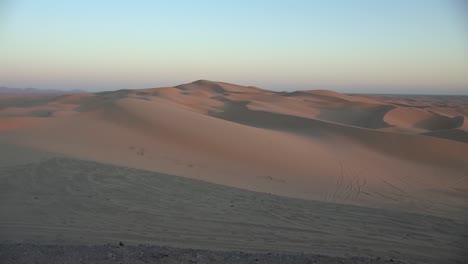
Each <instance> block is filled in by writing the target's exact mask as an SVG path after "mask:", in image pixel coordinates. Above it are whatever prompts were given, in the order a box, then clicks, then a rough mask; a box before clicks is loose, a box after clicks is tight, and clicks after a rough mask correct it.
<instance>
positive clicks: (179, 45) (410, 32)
mask: <svg viewBox="0 0 468 264" xmlns="http://www.w3.org/2000/svg"><path fill="white" fill-rule="evenodd" d="M466 8H467V6H465V9H463V6H462V4H461V1H456V0H453V1H452V0H411V1H408V0H394V1H377V0H356V1H346V0H341V1H339V0H328V1H313V0H304V1H299V0H290V1H286V0H284V1H272V0H270V1H266V0H250V1H248V0H245V1H242V0H237V1H234V0H232V1H214V0H213V1H208V0H205V1H188V0H187V1H182V0H172V1H169V0H168V1H157V0H155V1H142V0H140V1H138V0H137V1H130V0H128V1H116V0H114V1H102V0H101V1H91V0H88V1H84V0H82V1H63V0H62V1H60V0H41V1H38V0H11V1H8V0H0V86H10V87H36V88H54V89H85V90H89V91H96V90H114V89H121V88H146V87H158V86H164V85H176V84H180V83H186V82H191V81H194V80H197V79H209V80H219V81H226V82H233V83H239V84H245V85H256V86H260V87H264V88H268V89H274V90H295V89H319V88H328V89H334V90H337V91H342V92H371V93H402V92H404V93H441V94H468V77H467V76H468V13H466V11H467V10H468V9H466Z"/></svg>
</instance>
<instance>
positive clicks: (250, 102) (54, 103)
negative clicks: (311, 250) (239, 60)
mask: <svg viewBox="0 0 468 264" xmlns="http://www.w3.org/2000/svg"><path fill="white" fill-rule="evenodd" d="M2 100H3V101H0V102H8V103H5V104H3V105H2V106H1V107H0V143H8V144H9V146H11V147H9V148H6V147H5V148H1V151H0V152H1V153H2V155H3V156H4V157H5V156H8V157H9V156H11V155H13V154H14V153H16V152H17V151H15V149H16V148H19V149H25V150H26V151H23V152H21V151H20V152H21V153H23V154H20V155H17V157H16V158H11V157H9V158H7V159H4V160H3V161H2V163H1V164H2V166H7V167H8V166H10V165H15V164H16V165H17V164H18V163H21V160H24V162H26V161H31V160H34V159H35V158H34V157H36V156H37V158H39V157H44V155H42V154H41V155H39V154H37V155H36V153H43V152H48V153H52V154H50V155H52V156H54V155H66V156H68V157H74V158H79V159H82V160H89V161H97V162H101V163H108V164H114V165H119V166H127V167H132V168H138V169H144V170H147V171H153V172H157V173H166V174H170V175H175V176H183V177H187V178H193V179H200V180H203V181H206V182H211V183H216V184H221V185H225V186H231V187H237V188H240V189H244V190H250V191H258V192H263V193H272V194H277V195H282V196H287V197H292V198H302V199H306V200H308V201H316V202H322V203H324V204H329V205H333V206H336V205H348V206H349V205H358V206H363V208H368V210H371V209H370V208H374V209H375V208H379V209H385V210H393V211H394V212H400V213H403V212H407V213H408V212H410V213H416V214H418V215H426V216H428V217H429V216H431V217H442V218H443V219H452V220H453V221H455V222H456V223H465V222H466V220H467V215H466V210H467V206H468V197H467V193H468V144H466V143H464V142H467V141H468V132H467V131H466V122H465V120H466V119H467V115H466V113H467V112H466V107H467V104H466V102H465V101H464V100H463V99H460V98H455V99H454V98H446V97H443V98H442V99H438V98H432V97H421V98H419V97H416V98H415V97H410V98H406V97H401V98H396V97H375V96H374V97H372V96H363V95H344V94H339V93H336V92H332V91H322V90H320V91H301V92H293V93H285V92H271V91H266V90H262V89H259V88H256V87H245V86H239V85H233V84H227V83H221V82H210V81H203V80H200V81H196V82H193V83H189V84H184V85H179V86H175V87H165V88H155V89H143V90H119V91H113V92H102V93H97V94H86V95H63V96H58V97H53V98H50V97H48V98H39V97H37V98H36V97H34V96H32V97H31V98H27V100H22V99H21V98H17V97H15V98H14V100H13V99H12V100H13V101H8V100H9V99H8V98H6V97H4V98H3V99H2ZM32 149H35V150H34V151H32ZM20 152H18V153H20ZM24 153H27V154H24ZM0 157H1V155H0ZM23 157H24V158H23ZM26 157H27V158H26ZM45 170H48V169H47V168H45ZM44 175H45V174H44ZM3 176H4V175H3ZM41 177H43V176H41ZM64 177H65V176H64ZM128 177H131V176H128ZM126 184H127V183H125V182H123V183H122V186H124V185H126ZM89 186H90V187H91V186H92V184H91V183H90V185H89ZM185 191H186V192H190V190H185ZM26 192H27V191H26ZM132 192H133V190H132ZM25 195H26V193H25ZM221 196H222V195H221ZM221 196H220V197H217V198H214V199H224V198H221ZM166 198H167V197H166ZM129 199H130V198H129ZM25 206H26V207H28V206H31V204H29V205H25ZM77 206H81V205H77ZM90 206H92V204H91V205H90ZM291 206H292V205H291ZM72 207H73V206H72ZM349 208H352V207H349ZM179 209H180V208H179ZM179 209H177V210H179ZM283 209H284V208H283ZM283 209H282V210H283ZM374 209H372V210H374ZM171 210H172V209H171ZM174 210H175V209H174ZM177 210H175V211H174V212H176V211H177ZM366 210H367V209H366ZM143 211H144V210H143ZM372 212H374V211H372ZM38 213H39V211H38ZM328 213H329V212H328V211H324V212H321V214H323V215H327V214H328ZM307 214H308V213H306V212H305V211H301V212H296V211H291V212H287V213H286V216H278V217H280V219H282V221H285V222H290V221H293V220H292V219H289V218H288V217H292V215H295V216H294V217H292V218H300V219H303V218H307V219H308V218H309V217H310V215H309V216H307ZM371 214H372V213H371V212H369V213H368V214H366V216H365V217H370V216H369V215H371ZM340 217H345V215H341V216H339V217H338V218H340ZM356 217H357V216H356ZM345 218H346V217H345ZM452 220H451V221H452ZM12 221H13V220H12ZM252 221H254V220H252ZM340 221H341V220H340ZM376 221H377V220H376ZM382 221H384V222H385V221H386V220H382ZM377 222H378V221H377ZM384 222H381V223H380V224H381V225H382V226H381V227H376V229H378V228H387V227H388V225H387V224H386V223H384ZM126 224H128V223H126ZM126 224H125V225H126ZM303 224H304V223H302V224H301V225H303ZM309 224H310V223H309ZM44 225H45V226H47V225H46V224H44ZM340 225H341V224H340ZM376 225H377V223H376ZM389 225H390V226H393V225H394V223H389ZM417 225H418V223H416V222H414V221H413V222H411V223H409V224H408V226H409V227H410V228H415V227H416V226H417ZM343 226H345V227H343V228H350V229H353V228H355V227H356V226H355V224H349V225H347V224H343ZM36 228H39V227H33V229H34V230H36V231H37V232H38V234H41V232H42V231H40V228H39V229H36ZM78 230H80V228H78ZM168 230H169V229H168ZM379 230H380V229H379ZM36 231H34V232H36ZM166 231H167V230H166ZM67 232H68V231H67ZM109 232H110V231H109ZM379 232H383V231H382V230H380V231H379ZM377 233H378V232H377ZM384 233H385V232H384ZM384 233H381V234H380V235H379V234H377V235H379V236H386V233H385V234H384ZM54 234H55V233H54ZM158 234H166V233H164V232H162V231H161V232H160V233H158ZM166 235H168V236H169V235H170V234H169V233H167V234H166ZM25 237H27V235H25ZM184 239H188V238H184ZM270 239H273V238H270ZM366 239H367V238H366ZM433 239H434V240H431V241H428V242H427V243H429V245H431V246H434V245H436V244H437V242H435V241H437V239H436V238H433ZM443 239H444V238H443ZM202 240H203V239H202ZM204 241H206V240H204ZM444 241H445V240H444ZM226 243H227V244H229V243H238V242H235V241H231V242H226ZM359 243H363V244H360V245H361V246H363V247H364V244H366V242H364V241H361V242H359ZM210 245H211V244H210ZM405 245H406V246H407V244H405ZM282 246H285V245H278V247H277V248H278V249H280V248H281V247H282ZM308 246H310V245H308ZM312 246H313V245H312ZM386 246H388V247H390V246H389V245H386ZM337 247H338V248H339V249H338V250H337V252H338V251H340V250H344V249H343V247H346V246H345V245H341V244H340V246H337ZM382 248H383V247H382ZM411 250H414V248H413V249H411ZM332 253H333V252H332Z"/></svg>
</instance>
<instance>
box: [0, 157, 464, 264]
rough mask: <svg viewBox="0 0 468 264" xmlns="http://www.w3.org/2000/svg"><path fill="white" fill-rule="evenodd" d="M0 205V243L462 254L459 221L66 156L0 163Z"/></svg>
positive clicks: (452, 257) (420, 256) (439, 258)
mask: <svg viewBox="0 0 468 264" xmlns="http://www.w3.org/2000/svg"><path fill="white" fill-rule="evenodd" d="M24 151H26V150H25V149H23V150H20V151H18V152H17V153H18V154H20V152H24ZM0 210H1V211H2V212H5V211H7V212H8V214H2V215H1V216H0V237H1V239H0V242H4V241H5V240H11V241H16V242H23V243H24V242H29V243H39V244H44V243H45V244H50V243H57V244H61V245H63V244H96V243H97V244H106V243H111V244H113V245H116V244H118V242H119V241H123V242H124V244H125V245H135V244H138V243H150V244H157V245H168V246H174V247H189V248H197V249H211V250H242V251H248V252H263V253H267V252H290V253H296V254H298V253H302V252H304V253H307V254H326V255H332V256H347V257H349V256H361V257H373V258H376V257H379V258H381V259H383V260H389V259H395V260H403V261H405V262H407V263H457V261H461V262H463V261H465V260H467V258H468V255H466V252H463V247H464V245H465V244H464V243H463V241H464V239H466V237H465V235H466V234H467V232H468V229H467V228H468V225H466V222H458V221H453V220H451V219H448V218H441V217H435V216H429V215H421V214H417V213H403V212H399V211H392V210H383V209H372V208H366V207H355V206H349V205H339V204H333V203H327V202H317V201H307V200H297V199H288V198H284V197H279V196H275V195H270V194H265V193H255V192H249V191H245V190H241V189H236V188H230V187H225V186H222V185H214V184H210V183H206V182H202V181H197V180H192V179H184V178H181V177H175V176H171V175H166V174H161V173H152V172H148V171H141V170H136V169H129V168H124V167H116V166H111V165H104V164H100V163H96V162H85V161H80V160H75V159H69V158H53V159H49V160H46V161H42V162H35V163H29V164H24V165H15V166H7V167H0ZM0 248H1V247H0ZM68 249H69V248H65V250H68ZM70 251H71V252H73V250H70ZM0 252H1V250H0ZM19 252H23V251H21V250H19ZM20 256H23V254H21V255H20ZM53 257H54V255H52V256H49V258H51V259H53ZM81 257H82V258H83V257H85V255H82V256H81ZM18 258H19V257H18V256H17V257H16V259H18ZM0 259H2V254H0ZM298 260H301V258H298ZM361 261H362V262H361ZM91 262H93V263H94V261H91ZM200 262H201V263H205V262H203V261H200ZM125 263H127V261H125ZM138 263H139V262H138ZM184 263H185V262H184ZM237 263H239V262H237ZM262 263H268V262H263V261H262ZM280 263H298V262H296V261H293V262H286V261H285V262H280ZM299 263H302V262H299ZM304 263H308V262H304ZM319 263H322V262H319ZM323 263H327V262H325V261H324V262H323ZM330 263H365V260H360V261H359V260H354V261H349V262H346V261H344V260H343V261H338V260H335V262H330Z"/></svg>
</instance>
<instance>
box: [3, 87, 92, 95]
mask: <svg viewBox="0 0 468 264" xmlns="http://www.w3.org/2000/svg"><path fill="white" fill-rule="evenodd" d="M0 93H10V94H11V93H14V94H22V93H28V94H31V93H33V94H75V93H87V92H86V91H83V90H78V89H74V90H54V89H37V88H10V87H6V86H0Z"/></svg>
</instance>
